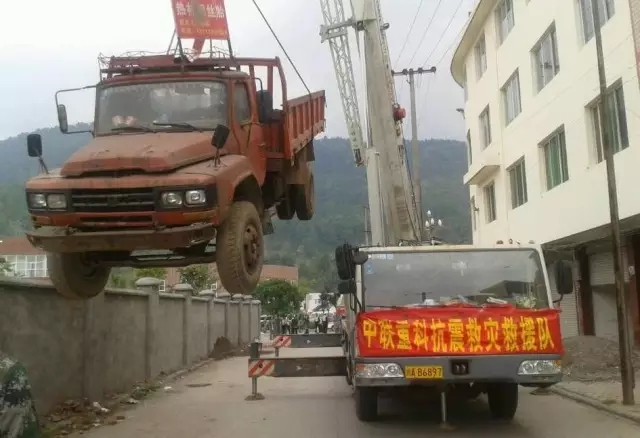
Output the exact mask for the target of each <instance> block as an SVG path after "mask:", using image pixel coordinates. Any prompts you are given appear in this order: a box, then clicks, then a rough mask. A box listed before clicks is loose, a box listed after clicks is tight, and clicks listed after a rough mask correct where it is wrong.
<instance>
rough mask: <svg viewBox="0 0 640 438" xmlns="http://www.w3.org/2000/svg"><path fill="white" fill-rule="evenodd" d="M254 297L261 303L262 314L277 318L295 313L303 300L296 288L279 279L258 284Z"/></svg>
mask: <svg viewBox="0 0 640 438" xmlns="http://www.w3.org/2000/svg"><path fill="white" fill-rule="evenodd" d="M255 297H256V298H257V299H259V300H260V301H261V302H262V308H263V309H264V313H266V314H268V315H274V316H278V317H282V316H285V315H287V314H289V313H294V312H297V311H298V310H299V309H300V304H301V303H302V300H303V299H304V295H303V294H302V292H300V290H299V289H298V287H297V286H294V285H293V284H291V283H289V282H288V281H285V280H279V279H274V280H268V281H265V282H264V283H260V284H259V285H258V288H257V289H256V292H255Z"/></svg>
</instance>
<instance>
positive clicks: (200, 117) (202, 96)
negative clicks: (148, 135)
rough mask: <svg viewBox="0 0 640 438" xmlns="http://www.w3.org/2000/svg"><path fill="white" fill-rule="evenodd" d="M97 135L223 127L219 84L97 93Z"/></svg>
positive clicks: (149, 86) (223, 91)
mask: <svg viewBox="0 0 640 438" xmlns="http://www.w3.org/2000/svg"><path fill="white" fill-rule="evenodd" d="M97 102H98V105H97V113H96V114H97V117H96V133H97V134H98V135H105V134H117V133H122V132H131V131H135V130H139V131H142V132H144V131H162V132H164V131H172V130H176V131H184V130H185V129H186V130H213V129H215V127H216V126H217V125H227V116H228V115H227V88H226V84H224V83H222V82H211V81H206V82H205V81H188V82H175V81H174V82H152V83H140V84H135V85H117V86H109V87H108V88H102V89H100V90H99V91H98V99H97Z"/></svg>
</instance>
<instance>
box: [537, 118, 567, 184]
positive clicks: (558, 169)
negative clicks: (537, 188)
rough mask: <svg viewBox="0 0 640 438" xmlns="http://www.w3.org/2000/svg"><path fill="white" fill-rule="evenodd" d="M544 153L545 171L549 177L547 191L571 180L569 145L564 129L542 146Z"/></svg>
mask: <svg viewBox="0 0 640 438" xmlns="http://www.w3.org/2000/svg"><path fill="white" fill-rule="evenodd" d="M542 150H543V152H544V170H545V174H546V177H547V190H551V189H552V188H554V187H555V186H558V185H560V184H562V183H563V182H565V181H567V180H568V179H569V165H568V164H567V143H566V141H565V134H564V129H563V130H562V131H560V132H558V133H557V134H554V136H553V137H551V138H550V139H549V140H547V141H546V142H545V143H544V144H543V145H542Z"/></svg>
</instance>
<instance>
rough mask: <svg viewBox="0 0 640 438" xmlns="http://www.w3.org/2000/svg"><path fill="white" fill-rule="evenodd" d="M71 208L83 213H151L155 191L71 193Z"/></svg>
mask: <svg viewBox="0 0 640 438" xmlns="http://www.w3.org/2000/svg"><path fill="white" fill-rule="evenodd" d="M71 207H72V208H73V210H74V211H76V212H81V213H119V212H147V211H149V212H151V211H153V210H154V194H153V189H117V190H114V189H82V190H72V191H71Z"/></svg>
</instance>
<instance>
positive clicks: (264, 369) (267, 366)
mask: <svg viewBox="0 0 640 438" xmlns="http://www.w3.org/2000/svg"><path fill="white" fill-rule="evenodd" d="M275 365H276V362H275V361H274V360H273V359H255V360H249V377H264V376H271V375H273V371H274V369H275Z"/></svg>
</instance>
